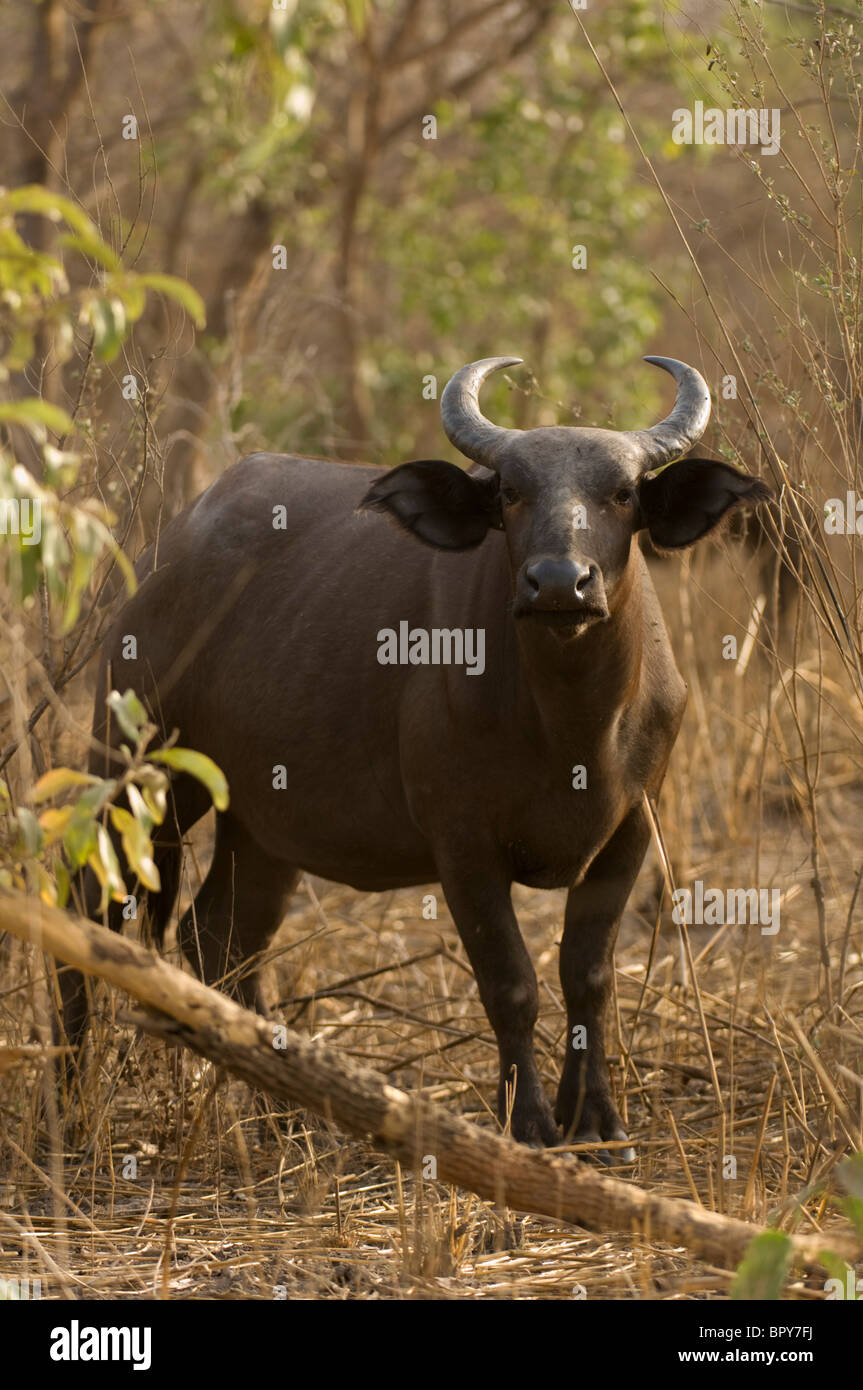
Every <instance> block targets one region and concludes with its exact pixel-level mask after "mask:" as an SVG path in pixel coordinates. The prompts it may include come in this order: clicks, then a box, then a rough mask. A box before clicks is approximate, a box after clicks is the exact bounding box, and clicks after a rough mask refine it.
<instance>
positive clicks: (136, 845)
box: [109, 806, 161, 893]
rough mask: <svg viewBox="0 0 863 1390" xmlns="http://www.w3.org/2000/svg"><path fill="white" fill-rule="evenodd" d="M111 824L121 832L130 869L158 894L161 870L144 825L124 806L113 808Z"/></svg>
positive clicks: (145, 885) (146, 886)
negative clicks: (155, 859)
mask: <svg viewBox="0 0 863 1390" xmlns="http://www.w3.org/2000/svg"><path fill="white" fill-rule="evenodd" d="M109 814H110V816H111V823H112V824H113V826H114V829H115V830H117V831H119V834H120V838H121V840H122V843H123V853H124V854H125V856H126V862H127V863H128V865H129V867H130V868H131V869H133V870H134V872H135V873H136V874H137V875H138V878H139V879H140V880H141V882H142V883H143V885H144V887H145V888H150V889H152V890H153V892H155V893H158V891H159V889H160V887H161V881H160V879H159V870H158V869H157V868H156V864H155V861H154V859H153V845H152V842H151V840H150V837H149V835H148V834H147V832H146V830H145V829H144V827H143V825H141V823H140V822H139V821H137V820H135V817H134V816H133V815H132V813H131V811H127V810H126V808H125V807H124V806H112V807H111V810H110V813H109Z"/></svg>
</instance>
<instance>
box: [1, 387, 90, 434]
mask: <svg viewBox="0 0 863 1390" xmlns="http://www.w3.org/2000/svg"><path fill="white" fill-rule="evenodd" d="M0 421H2V422H3V423H4V424H5V423H8V424H11V425H24V426H25V428H27V429H30V431H31V433H39V432H40V431H41V429H42V427H47V428H48V429H49V430H53V431H54V433H55V434H68V433H69V431H70V430H72V429H74V428H75V426H74V425H73V424H72V421H71V420H70V419H69V416H68V415H67V414H66V412H65V410H61V409H60V407H59V405H52V404H51V402H50V401H40V400H37V399H36V397H35V396H34V397H32V398H31V399H30V400H26V401H4V402H3V403H2V405H0Z"/></svg>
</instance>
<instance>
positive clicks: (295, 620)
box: [62, 357, 770, 1160]
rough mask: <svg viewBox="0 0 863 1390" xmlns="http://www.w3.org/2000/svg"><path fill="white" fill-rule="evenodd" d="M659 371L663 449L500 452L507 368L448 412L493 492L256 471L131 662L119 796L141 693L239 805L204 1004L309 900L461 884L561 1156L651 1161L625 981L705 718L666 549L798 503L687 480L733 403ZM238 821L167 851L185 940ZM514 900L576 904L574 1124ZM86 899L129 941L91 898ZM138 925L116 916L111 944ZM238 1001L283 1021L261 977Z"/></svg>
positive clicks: (501, 1018)
mask: <svg viewBox="0 0 863 1390" xmlns="http://www.w3.org/2000/svg"><path fill="white" fill-rule="evenodd" d="M646 360H647V361H648V362H652V363H655V364H656V365H657V366H659V367H661V368H663V369H664V370H665V371H667V372H670V373H671V375H672V376H673V377H674V379H675V381H676V384H677V399H676V402H675V405H674V408H673V409H672V411H671V414H670V415H669V416H668V418H667V419H665V420H663V421H662V422H661V423H659V424H657V425H654V426H652V427H651V428H649V429H644V430H634V431H614V430H606V429H591V428H563V427H555V428H542V429H530V430H517V429H504V428H501V427H499V426H496V425H494V424H492V423H490V422H489V421H488V420H487V419H486V418H485V417H484V416H483V414H482V413H481V410H480V407H479V404H478V393H479V390H480V388H481V386H482V383H483V382H484V381H485V379H486V378H487V376H488V375H489V373H491V372H493V371H496V370H498V369H500V368H506V367H509V366H513V365H515V364H516V363H517V362H519V361H520V359H519V358H512V357H492V358H486V359H484V360H482V361H479V362H473V363H471V364H469V365H468V366H465V367H462V368H461V369H460V370H459V371H457V372H456V374H455V375H454V376H453V377H452V379H451V380H450V381H449V383H448V385H447V386H446V389H445V390H444V392H443V395H442V398H441V417H442V423H443V428H444V430H445V432H446V434H447V436H448V438H449V440H450V441H451V443H452V444H453V445H454V446H455V448H456V449H458V450H460V451H461V453H462V454H464V455H465V456H466V457H467V459H469V460H470V461H471V466H470V467H469V468H467V469H463V468H461V467H458V466H456V465H455V464H453V463H448V462H444V461H442V460H439V459H425V460H422V461H417V462H412V463H405V464H402V465H401V466H399V467H397V468H394V469H392V470H391V471H388V472H385V471H383V470H381V469H379V468H369V467H363V466H359V465H356V464H345V463H334V462H327V461H325V460H318V459H309V458H301V457H294V456H287V455H281V454H271V453H257V454H252V455H251V456H249V457H248V458H245V459H243V460H241V461H240V462H239V463H237V464H235V465H234V466H233V467H231V468H230V469H228V470H227V472H225V473H224V474H223V475H222V476H221V477H220V478H218V479H217V481H216V482H214V483H213V484H212V486H211V487H209V488H208V489H207V490H206V491H205V492H204V493H203V494H202V495H201V496H200V497H198V499H197V500H196V501H195V502H193V503H192V505H191V506H189V507H188V508H187V509H186V510H185V511H184V512H183V513H182V514H181V515H179V516H177V517H176V518H175V519H174V520H173V521H172V522H171V523H170V524H169V525H168V526H167V528H166V529H165V530H164V531H163V533H162V535H161V537H160V538H159V541H158V546H157V547H153V548H152V549H151V550H150V551H148V552H147V553H146V554H145V555H144V556H143V557H142V560H141V561H140V563H139V566H138V573H139V578H140V580H141V583H140V587H139V588H138V590H137V592H136V593H135V595H134V596H133V597H132V598H131V600H130V601H129V602H128V603H127V604H126V606H125V608H123V609H122V611H121V612H120V614H119V616H118V618H117V619H116V621H115V622H114V624H113V627H112V628H111V630H110V632H109V634H108V636H107V638H106V641H105V644H104V649H103V652H102V657H101V669H100V674H99V678H98V687H97V688H98V691H99V697H98V698H97V701H96V714H95V721H94V728H93V733H94V744H93V749H94V751H93V753H92V755H91V767H92V770H93V771H96V772H104V771H105V769H106V766H109V765H110V764H111V759H112V756H113V754H112V750H113V749H114V748H116V746H117V745H118V744H119V742H120V741H121V738H122V734H121V733H120V731H118V730H117V728H116V727H115V726H114V725H113V724H112V722H111V720H110V716H109V713H108V712H107V710H106V705H105V701H104V693H105V692H106V690H109V689H110V688H111V685H112V684H114V685H119V686H122V687H125V686H131V687H132V688H133V689H134V690H135V691H136V692H137V694H138V695H139V697H140V698H141V699H142V701H143V702H144V703H145V705H146V706H147V708H148V709H149V710H150V711H151V713H152V716H153V718H154V719H155V720H156V721H157V722H158V724H159V725H160V726H161V727H162V728H163V729H164V731H165V732H166V733H171V732H173V731H175V730H176V731H178V733H179V739H180V742H181V743H183V744H186V745H188V746H191V747H193V748H195V749H198V750H201V751H202V752H204V753H206V754H208V755H209V756H210V757H211V758H213V759H214V760H215V761H216V762H217V763H218V764H219V766H220V767H221V768H222V769H223V770H224V772H225V774H226V776H227V778H228V782H229V786H230V795H231V799H230V806H229V808H228V809H227V810H226V811H224V812H222V813H220V814H218V815H217V820H216V831H215V851H214V854H213V860H212V864H211V866H210V869H209V872H208V874H207V876H206V880H205V882H204V883H203V885H202V887H201V889H200V891H199V893H198V895H197V897H196V899H195V902H194V904H193V906H192V907H191V908H190V909H189V911H187V912H186V913H185V914H184V915H183V917H182V919H181V921H180V923H179V928H178V934H179V942H180V946H181V948H182V950H183V952H184V953H185V955H186V957H187V958H188V959H189V961H190V962H191V963H192V965H193V967H194V968H195V969H196V970H197V971H198V972H199V973H200V974H201V976H202V977H203V979H204V980H206V981H207V982H209V983H214V982H216V981H219V980H221V979H222V978H223V977H224V976H225V975H226V973H228V972H232V971H234V972H237V971H238V967H241V966H242V965H243V964H244V963H245V962H247V961H249V959H250V958H252V957H254V956H255V955H256V954H257V953H258V952H260V951H261V950H262V949H263V948H265V947H266V945H267V943H268V942H269V941H270V939H271V938H272V936H273V934H274V933H275V931H276V929H277V928H278V926H279V924H280V922H281V920H282V918H283V915H284V913H285V908H286V903H287V901H288V896H289V894H290V893H291V891H292V889H293V887H294V885H295V884H296V882H297V878H298V876H299V874H300V872H301V871H303V870H305V871H308V872H310V873H313V874H318V875H321V876H322V877H324V878H327V879H331V880H336V881H338V882H340V883H345V884H350V885H351V886H353V887H354V888H356V889H359V890H361V891H381V890H385V889H391V888H404V887H408V886H412V885H420V884H426V883H429V882H440V884H441V885H442V887H443V891H444V893H445V896H446V901H447V903H448V905H449V908H450V911H451V913H452V917H453V919H454V921H455V924H456V927H457V929H458V932H459V934H460V936H461V940H462V942H463V943H464V947H465V950H466V952H467V955H468V957H469V959H470V962H471V965H472V968H473V970H474V973H475V976H476V981H477V985H478V988H479V993H480V997H481V999H482V1003H483V1005H484V1007H485V1010H486V1013H487V1015H488V1018H489V1021H490V1023H491V1026H492V1028H493V1030H494V1033H495V1037H496V1039H497V1044H498V1049H499V1056H500V1083H499V1092H498V1106H499V1111H500V1113H501V1115H502V1116H503V1115H504V1113H505V1110H506V1107H507V1088H508V1087H509V1088H510V1092H511V1091H512V1088H514V1100H512V1097H511V1095H510V1100H511V1101H512V1103H511V1107H510V1122H511V1130H512V1134H513V1136H514V1137H515V1138H516V1139H519V1140H522V1141H524V1142H526V1143H529V1144H533V1145H553V1144H555V1143H560V1142H561V1138H562V1137H564V1138H569V1139H576V1140H579V1141H593V1142H598V1141H619V1143H620V1144H626V1142H627V1136H626V1133H625V1131H624V1128H623V1124H622V1122H621V1119H620V1115H619V1113H618V1109H617V1106H616V1104H615V1100H614V1095H613V1092H612V1088H611V1083H610V1079H609V1073H608V1068H607V1064H606V1057H605V1037H604V1034H605V1024H606V1014H607V1010H608V1004H609V997H610V990H611V983H612V969H613V964H612V953H613V948H614V942H615V937H616V934H617V929H618V924H619V922H620V918H621V914H622V913H623V910H624V907H625V905H626V902H627V898H628V897H629V893H630V890H631V889H632V886H633V884H634V882H635V879H636V876H637V874H638V871H639V867H640V865H641V862H642V859H643V857H644V854H645V851H646V848H647V844H648V840H649V834H650V831H649V818H648V816H647V814H646V811H645V797H655V796H656V794H657V793H658V792H659V789H660V786H661V783H662V780H663V777H664V775H665V771H666V767H667V764H668V759H669V755H670V753H671V749H672V746H673V744H674V740H675V737H676V735H677V731H678V728H679V725H680V721H681V717H682V714H683V709H684V704H685V699H686V692H685V686H684V683H683V680H682V679H681V677H680V675H679V673H678V671H677V668H676V666H675V663H674V658H673V655H672V652H671V647H670V644H669V639H668V636H667V633H666V629H665V625H664V622H663V618H662V614H661V611H660V608H659V604H658V600H657V597H656V594H655V591H654V587H653V584H652V583H651V579H650V575H649V572H648V568H647V565H646V563H645V560H644V558H643V556H642V553H641V550H640V547H639V545H638V543H637V537H638V533H639V532H640V531H641V530H644V529H646V531H647V532H648V533H649V535H650V538H651V540H652V542H653V544H654V545H655V546H656V547H658V548H660V549H661V550H678V549H680V548H682V547H686V546H690V545H692V544H693V543H694V542H695V541H697V540H699V539H700V538H701V537H702V536H706V535H707V534H708V533H709V532H711V531H712V530H713V529H714V528H715V527H716V526H718V525H719V524H720V523H721V522H722V520H723V518H724V517H726V516H727V515H728V514H729V513H730V512H731V511H732V510H733V509H734V508H738V507H740V506H741V505H745V504H757V503H760V502H763V501H765V500H767V499H768V497H769V496H770V489H769V488H768V487H767V486H766V485H765V484H764V483H763V482H761V481H760V480H759V479H758V478H755V477H752V476H750V475H749V474H746V473H744V472H741V471H739V470H738V469H736V468H733V467H731V466H730V465H729V464H727V463H723V462H720V461H716V460H709V459H694V458H691V457H684V455H686V454H687V453H688V451H689V450H690V449H691V447H692V446H693V444H694V443H695V442H696V441H697V440H698V439H699V438H700V436H701V435H702V434H703V432H704V430H705V428H706V426H707V422H708V419H709V415H710V394H709V391H708V389H707V386H706V384H705V382H704V380H703V379H702V377H701V376H700V375H699V373H698V372H697V371H695V370H694V369H693V368H692V367H689V366H686V365H685V364H684V363H682V362H678V361H676V360H674V359H671V358H664V357H649V358H647V359H646ZM130 634H131V635H134V636H135V638H136V643H135V644H130V643H128V641H126V639H127V638H128V636H129V635H130ZM132 647H134V651H132ZM130 652H131V654H130ZM208 808H209V799H208V797H207V794H206V793H205V792H204V790H203V788H202V787H201V786H200V785H199V784H198V783H197V782H196V781H194V780H192V779H191V778H189V777H187V776H184V775H181V776H179V777H177V778H176V780H175V781H174V783H173V786H172V808H171V813H170V815H169V816H168V817H167V819H166V823H165V825H164V826H163V827H162V828H161V831H160V832H159V834H158V836H157V839H156V841H155V857H156V864H157V867H158V869H159V873H160V877H161V890H160V891H159V892H158V893H155V894H151V895H150V901H149V905H148V911H149V915H150V919H151V923H152V927H153V930H154V934H155V936H156V938H157V939H160V938H161V935H162V933H163V932H164V929H165V927H166V925H167V923H168V921H169V919H170V915H171V911H172V909H173V905H174V901H175V898H176V895H177V890H178V884H179V877H180V865H181V856H182V841H183V836H184V835H185V834H186V833H187V832H188V830H189V829H190V827H191V826H192V825H194V824H195V822H196V821H197V820H199V819H200V818H201V817H202V816H203V815H204V814H205V813H206V812H207V810H208ZM513 883H521V884H528V885H530V886H533V887H537V888H549V889H551V888H558V889H559V888H565V889H566V890H567V899H566V910H565V918H564V925H563V935H562V941H561V948H560V980H561V986H562V991H563V998H564V1001H565V1006H566V1015H567V1041H568V1045H567V1048H566V1057H565V1062H564V1065H563V1072H562V1076H561V1081H560V1085H559V1089H558V1092H557V1100H556V1105H555V1106H554V1108H552V1106H551V1104H550V1102H549V1100H548V1098H547V1097H546V1095H545V1092H544V1089H543V1086H542V1082H541V1079H540V1075H539V1071H538V1068H537V1063H536V1059H535V1055H534V1046H533V1030H534V1025H535V1022H536V1018H537V1008H538V992H537V982H536V975H535V973H534V969H533V966H532V964H531V961H530V957H529V955H528V952H527V950H526V948H525V945H524V942H523V939H522V936H521V932H520V930H519V924H518V921H517V919H516V915H515V912H514V911H513V906H512V901H511V889H512V885H513ZM131 886H132V887H133V886H134V883H133V884H132V885H131ZM130 891H131V887H130ZM83 893H84V899H85V907H86V909H87V910H88V911H89V912H90V914H91V915H92V916H94V917H96V918H98V915H99V914H98V902H99V885H98V884H97V883H96V882H95V880H94V879H93V878H92V876H90V875H89V874H88V876H87V878H86V879H85V882H84V885H83ZM121 920H122V909H121V905H119V904H116V903H114V904H112V905H111V907H110V909H109V925H111V926H112V927H115V928H116V927H119V926H120V925H121ZM62 990H63V999H64V1018H65V1026H66V1032H67V1036H68V1037H69V1039H70V1040H71V1041H72V1042H73V1043H76V1044H80V1043H81V1041H82V1039H83V1037H84V1033H85V1026H86V997H85V994H84V990H83V985H82V981H81V977H80V976H78V975H76V974H75V972H73V971H68V972H65V973H64V975H63V976H62ZM235 990H236V992H237V994H238V995H239V997H240V999H241V1000H242V1001H244V1002H245V1003H247V1004H249V1005H252V1006H255V1007H259V1008H263V1002H262V1000H261V998H260V993H259V985H258V981H257V978H256V975H255V973H254V971H253V970H252V971H251V972H249V973H246V974H245V975H242V973H240V978H239V981H238V983H236V984H235ZM620 1156H622V1158H623V1159H624V1160H631V1159H632V1157H633V1156H634V1155H633V1153H632V1150H631V1149H626V1148H623V1149H622V1152H621V1154H620Z"/></svg>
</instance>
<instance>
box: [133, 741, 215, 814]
mask: <svg viewBox="0 0 863 1390" xmlns="http://www.w3.org/2000/svg"><path fill="white" fill-rule="evenodd" d="M150 761H151V762H154V763H167V765H168V767H173V768H174V769H175V770H176V771H177V772H188V773H189V774H190V776H192V777H197V779H198V781H199V782H203V784H204V786H205V787H206V788H207V791H208V792H209V793H210V796H211V797H212V798H213V805H214V806H215V808H216V810H217V811H226V810H227V808H228V783H227V779H226V778H225V774H224V773H223V772H222V770H221V768H219V767H217V766H216V764H215V763H214V762H213V759H212V758H208V757H207V755H206V753H195V752H194V751H193V750H192V749H191V748H163V749H162V750H161V751H160V752H157V753H151V754H150Z"/></svg>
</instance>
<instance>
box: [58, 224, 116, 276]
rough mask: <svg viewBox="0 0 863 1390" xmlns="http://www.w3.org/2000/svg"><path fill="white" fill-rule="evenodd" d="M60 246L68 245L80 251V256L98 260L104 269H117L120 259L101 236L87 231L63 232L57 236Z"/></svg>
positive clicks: (72, 249) (71, 248)
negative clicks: (82, 232)
mask: <svg viewBox="0 0 863 1390" xmlns="http://www.w3.org/2000/svg"><path fill="white" fill-rule="evenodd" d="M58 241H59V244H60V245H61V246H68V247H69V249H70V250H71V251H80V252H81V255H82V256H88V257H89V258H90V260H92V261H98V262H99V264H100V265H101V266H103V267H104V269H105V270H118V269H119V266H120V260H119V257H118V256H117V255H115V253H114V252H113V251H112V250H111V248H110V246H107V245H106V244H105V242H104V241H103V240H102V238H101V237H98V236H94V235H90V234H89V233H84V234H83V235H82V234H81V233H77V234H75V233H72V232H64V234H63V236H61V237H58Z"/></svg>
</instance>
